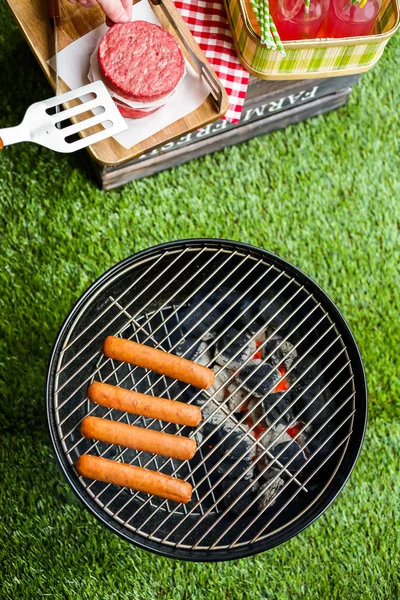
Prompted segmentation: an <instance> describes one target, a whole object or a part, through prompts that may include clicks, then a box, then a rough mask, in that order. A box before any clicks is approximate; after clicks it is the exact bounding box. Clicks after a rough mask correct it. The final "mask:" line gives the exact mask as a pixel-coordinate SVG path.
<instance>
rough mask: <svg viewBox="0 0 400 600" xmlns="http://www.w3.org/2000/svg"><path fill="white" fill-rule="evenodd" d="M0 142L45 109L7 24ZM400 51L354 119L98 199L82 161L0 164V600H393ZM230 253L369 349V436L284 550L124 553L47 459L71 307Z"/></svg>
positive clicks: (352, 107) (27, 153) (362, 90)
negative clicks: (59, 352) (60, 334)
mask: <svg viewBox="0 0 400 600" xmlns="http://www.w3.org/2000/svg"><path fill="white" fill-rule="evenodd" d="M0 16H1V23H2V27H1V32H0V90H1V94H0V127H3V126H9V125H15V124H16V123H17V121H18V119H19V118H21V117H22V115H23V112H24V110H25V108H26V106H27V105H28V104H30V103H31V102H33V101H36V100H39V99H42V98H43V97H46V96H48V95H49V94H50V90H49V87H48V86H47V84H46V82H45V80H44V77H43V75H42V73H41V71H40V69H39V67H38V66H37V65H36V63H35V61H34V59H33V57H32V55H31V53H30V51H29V49H28V47H27V45H26V44H25V42H24V41H23V38H22V35H21V34H20V33H19V31H18V30H17V28H16V26H15V25H14V24H13V22H12V19H11V17H10V15H9V13H8V11H7V10H6V8H5V7H4V5H3V4H1V5H0ZM399 71H400V37H399V36H398V37H397V38H396V39H394V40H392V41H391V42H390V43H389V46H388V48H387V50H386V52H385V54H384V56H383V58H382V59H381V61H380V62H379V64H378V65H377V67H375V69H374V70H373V71H372V72H371V73H369V74H367V75H365V76H363V78H362V81H361V82H360V84H359V85H358V86H357V87H356V88H355V90H354V92H353V94H352V96H351V99H350V101H349V104H348V105H347V106H346V107H344V108H341V109H340V110H339V111H337V112H335V113H332V114H329V115H326V116H321V117H318V118H315V119H312V120H310V121H308V122H306V123H302V124H300V125H297V126H295V127H290V128H288V129H286V130H285V131H282V132H277V133H274V134H272V135H269V136H267V137H262V138H259V139H255V140H253V141H251V142H248V143H245V144H242V145H240V146H238V147H234V148H231V149H227V150H225V151H224V152H220V153H218V154H216V155H214V156H208V157H205V158H203V159H201V160H196V161H193V162H191V163H189V164H187V165H184V166H182V167H179V168H176V169H174V170H172V171H169V172H165V173H163V174H160V175H157V176H155V177H152V178H150V179H147V180H143V181H139V182H137V183H133V184H130V185H127V186H125V187H124V188H123V189H121V190H118V191H114V192H108V193H102V192H100V191H99V190H98V189H97V188H96V186H95V184H94V183H93V182H92V180H91V178H90V174H89V172H88V171H87V169H86V167H85V165H84V163H83V162H82V156H83V155H81V154H78V155H73V156H69V157H67V156H62V155H56V154H54V153H52V152H50V151H47V150H45V149H41V148H38V147H35V146H33V145H28V144H24V145H19V146H15V147H10V148H7V149H5V150H3V151H2V153H1V155H0V203H1V216H0V219H1V229H0V232H1V233H0V236H1V240H0V243H1V252H0V277H1V288H0V289H1V294H0V310H1V318H0V397H1V412H2V418H1V420H0V428H1V429H0V434H1V437H0V452H1V457H0V461H1V462H0V482H1V483H0V507H1V508H0V537H1V539H0V598H1V599H2V600H3V599H13V600H15V599H21V600H25V599H29V600H36V599H37V598H42V597H49V598H52V599H57V600H58V599H60V600H61V599H62V600H64V599H69V598H71V599H72V598H74V599H81V598H82V599H88V600H93V599H94V598H99V599H100V600H111V599H119V598H129V599H151V600H153V599H155V598H167V599H173V600H180V599H193V600H200V599H207V600H209V599H215V600H222V599H228V598H229V599H230V600H241V599H251V600H258V599H261V598H268V599H279V600H286V599H287V598H291V599H295V598H301V599H303V598H304V599H307V600H316V599H327V600H328V599H329V600H333V599H336V598H340V599H342V598H343V599H346V600H347V599H356V600H360V599H367V598H368V599H371V600H378V599H381V598H382V599H383V598H385V599H386V598H388V599H396V598H399V597H400V576H399V570H400V564H399V562H400V561H399V555H400V554H399V551H400V525H399V512H400V511H399V500H400V494H399V467H400V458H399V456H400V421H399V416H400V401H399V397H400V394H399V392H400V381H399V371H400V368H399V367H400V359H399V337H400V336H399V289H400V274H399V262H400V243H399V242H400V235H399V223H400V208H399V198H400V183H399V169H400V160H399V131H400V111H399V102H398V94H399V90H400V85H399V82H398V73H399ZM206 236H210V237H224V238H231V239H236V240H242V241H245V242H249V243H252V244H255V245H258V246H261V247H264V248H267V249H269V250H271V251H274V252H276V253H277V254H280V255H281V256H282V257H284V258H286V259H288V260H289V261H291V262H293V263H294V264H295V265H297V266H298V267H300V268H302V269H303V270H304V271H305V272H306V273H308V274H309V275H310V276H311V277H313V278H315V279H316V281H317V282H318V283H319V284H320V285H321V286H322V288H323V289H325V290H326V291H327V292H328V294H329V295H330V296H331V297H332V298H333V300H334V301H335V302H336V303H337V305H338V306H339V307H340V309H341V310H342V312H343V313H344V315H345V317H346V318H347V320H348V322H349V324H350V326H351V328H352V330H353V332H354V334H355V337H356V339H357V341H358V343H359V346H360V349H361V352H362V355H363V358H364V362H365V367H366V372H367V379H368V385H369V392H370V414H369V427H368V430H367V436H366V441H365V445H364V448H363V450H362V453H361V457H360V459H359V462H358V464H357V467H356V469H355V471H354V473H353V475H352V476H351V478H350V481H349V483H348V485H347V486H346V487H345V489H344V491H343V492H342V494H341V495H340V496H339V498H338V500H337V501H336V502H335V503H334V504H333V506H332V507H331V508H330V509H329V510H328V511H327V512H326V514H325V515H324V516H322V517H321V518H320V519H319V520H318V521H317V522H316V523H314V524H313V525H312V526H311V527H309V528H308V529H307V530H306V531H304V532H303V533H301V534H300V535H299V536H298V537H296V538H295V539H292V540H291V541H289V542H288V543H286V544H285V545H283V546H281V547H279V548H276V549H274V550H272V551H269V552H267V553H265V554H263V555H259V556H257V557H254V558H251V559H244V560H240V561H236V562H231V563H221V564H210V565H208V564H191V563H183V562H176V561H172V560H167V559H163V558H160V557H157V556H154V555H152V554H150V553H146V552H143V551H140V550H136V549H135V548H134V547H132V546H130V545H129V544H128V543H126V542H123V541H121V540H120V539H119V538H118V537H116V536H115V535H113V534H112V533H110V532H109V531H108V530H106V529H105V528H104V527H102V526H100V525H99V524H98V522H97V521H96V520H95V519H94V517H92V516H91V515H90V514H88V512H87V511H85V510H83V508H82V507H81V505H80V504H79V503H78V501H77V500H76V499H75V497H74V496H73V494H72V492H71V491H70V490H69V488H68V485H67V484H66V482H65V481H64V479H63V476H62V475H61V472H60V470H59V469H58V467H57V464H56V461H55V459H54V457H53V454H52V451H51V449H50V447H49V442H48V437H47V430H46V424H45V411H44V401H43V390H44V380H45V375H46V366H47V360H48V357H49V353H50V350H51V347H52V344H53V341H54V339H55V336H56V334H57V331H58V328H59V327H60V325H61V323H62V321H63V319H64V317H65V316H66V314H67V312H68V310H69V309H70V307H71V305H72V304H73V302H74V301H75V300H76V299H77V298H78V297H79V295H80V294H81V293H82V292H83V291H84V290H85V288H86V287H87V286H88V285H89V284H90V283H91V282H92V281H93V280H94V279H95V278H96V277H98V276H99V275H100V274H101V273H103V271H105V270H106V269H107V268H109V267H110V266H111V265H113V264H114V263H115V262H117V261H118V260H120V259H122V258H124V257H126V256H128V255H129V254H131V253H133V252H135V251H137V250H140V249H142V248H145V247H148V246H150V245H153V244H155V243H159V242H163V241H167V240H173V239H178V238H185V237H206Z"/></svg>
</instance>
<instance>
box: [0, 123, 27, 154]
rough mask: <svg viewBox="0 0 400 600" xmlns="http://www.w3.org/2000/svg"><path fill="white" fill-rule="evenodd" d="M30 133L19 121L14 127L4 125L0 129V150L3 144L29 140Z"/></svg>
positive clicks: (7, 144)
mask: <svg viewBox="0 0 400 600" xmlns="http://www.w3.org/2000/svg"><path fill="white" fill-rule="evenodd" d="M29 139H30V135H29V131H27V129H26V127H25V126H24V125H23V124H22V123H21V124H20V125H16V126H15V127H5V128H4V129H0V150H1V149H2V148H4V146H10V145H11V144H19V142H29Z"/></svg>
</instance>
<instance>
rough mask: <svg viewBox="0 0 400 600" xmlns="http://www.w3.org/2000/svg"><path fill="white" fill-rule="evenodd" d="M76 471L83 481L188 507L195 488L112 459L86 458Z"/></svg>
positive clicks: (88, 455)
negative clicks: (99, 482)
mask: <svg viewBox="0 0 400 600" xmlns="http://www.w3.org/2000/svg"><path fill="white" fill-rule="evenodd" d="M75 468H76V470H77V471H78V473H79V475H81V476H82V477H88V478H89V479H97V480H99V481H105V482H106V483H114V484H115V485H120V486H122V487H128V488H131V489H133V490H138V491H139V492H146V493H147V494H153V495H154V496H160V497H161V498H166V499H167V500H174V501H175V502H183V503H186V502H189V500H190V499H191V497H192V486H191V485H190V483H188V482H187V481H182V480H181V479H176V478H175V477H171V476H170V475H165V474H164V473H156V472H154V471H150V470H149V469H143V468H142V467H134V466H132V465H127V464H125V463H121V462H116V461H115V460H109V459H108V458H100V457H99V456H92V455H90V454H83V455H82V456H80V457H79V458H78V460H77V461H76V463H75Z"/></svg>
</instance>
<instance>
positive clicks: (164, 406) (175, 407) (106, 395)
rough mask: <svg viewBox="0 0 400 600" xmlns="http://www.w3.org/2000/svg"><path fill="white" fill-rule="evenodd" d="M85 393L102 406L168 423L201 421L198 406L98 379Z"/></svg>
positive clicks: (195, 423) (180, 423)
mask: <svg viewBox="0 0 400 600" xmlns="http://www.w3.org/2000/svg"><path fill="white" fill-rule="evenodd" d="M87 395H88V398H89V400H91V401H92V402H96V403H97V404H101V405H102V406H108V408H116V409H117V410H122V411H123V412H129V413H133V414H135V415H142V416H143V417H149V418H151V419H160V420H161V421H167V422H168V423H177V424H178V425H190V426H192V427H195V426H196V425H198V424H199V423H200V421H201V410H200V408H199V407H198V406H193V405H192V404H186V403H185V402H176V401H175V400H167V399H166V398H157V397H155V396H148V395H147V394H139V393H138V392H132V391H131V390H125V389H124V388H121V387H117V386H114V385H108V384H107V383H100V382H99V381H94V382H93V383H92V384H91V385H90V386H89V388H88V391H87Z"/></svg>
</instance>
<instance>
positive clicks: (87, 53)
mask: <svg viewBox="0 0 400 600" xmlns="http://www.w3.org/2000/svg"><path fill="white" fill-rule="evenodd" d="M132 21H148V22H149V23H155V24H156V25H159V24H160V23H159V21H158V19H157V18H156V16H155V15H154V13H153V11H152V10H151V8H150V6H149V4H148V2H147V0H141V2H138V3H137V4H135V5H134V6H133V10H132ZM106 31H107V26H106V25H105V24H104V25H100V27H96V29H93V30H92V31H90V32H89V33H87V34H86V35H84V36H82V37H80V38H79V39H78V40H76V41H75V42H72V44H69V46H67V47H66V48H64V50H61V52H59V53H58V74H59V76H60V77H61V78H62V79H63V80H64V81H65V83H66V84H67V85H68V87H70V88H71V89H75V88H78V87H80V86H82V85H86V84H88V83H89V79H88V72H89V68H90V57H91V55H92V54H93V51H94V49H95V48H96V46H97V44H98V42H99V40H100V39H101V38H102V36H103V35H104V34H105V33H106ZM48 62H49V64H50V66H51V67H54V57H53V58H51V59H50V60H49V61H48ZM185 69H186V73H185V76H184V77H183V79H182V80H181V82H180V83H179V84H178V87H177V88H176V91H175V93H174V94H173V96H172V97H171V99H170V100H169V101H168V103H167V104H166V105H165V106H163V107H162V108H160V110H158V111H157V112H155V113H153V114H152V115H149V116H148V117H143V118H142V119H125V120H126V122H127V124H128V129H127V130H126V131H123V132H122V133H118V134H117V135H115V136H114V139H116V140H117V142H118V143H119V144H121V146H123V147H124V148H131V147H132V146H135V145H136V144H138V143H139V142H142V141H143V140H145V139H147V138H148V137H150V136H152V135H153V134H155V133H157V132H158V131H161V130H162V129H164V128H165V127H167V126H168V125H171V124H172V123H174V122H175V121H178V119H181V118H182V117H185V116H186V115H188V114H189V113H191V112H193V111H194V110H196V109H197V108H199V106H201V105H202V104H203V102H204V101H205V99H206V98H207V96H208V94H209V93H210V92H209V89H208V86H207V85H206V83H205V82H204V81H203V80H202V79H201V78H200V76H199V75H197V73H196V72H195V71H194V70H193V68H192V67H191V65H190V64H189V63H188V62H187V61H185Z"/></svg>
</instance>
